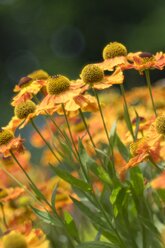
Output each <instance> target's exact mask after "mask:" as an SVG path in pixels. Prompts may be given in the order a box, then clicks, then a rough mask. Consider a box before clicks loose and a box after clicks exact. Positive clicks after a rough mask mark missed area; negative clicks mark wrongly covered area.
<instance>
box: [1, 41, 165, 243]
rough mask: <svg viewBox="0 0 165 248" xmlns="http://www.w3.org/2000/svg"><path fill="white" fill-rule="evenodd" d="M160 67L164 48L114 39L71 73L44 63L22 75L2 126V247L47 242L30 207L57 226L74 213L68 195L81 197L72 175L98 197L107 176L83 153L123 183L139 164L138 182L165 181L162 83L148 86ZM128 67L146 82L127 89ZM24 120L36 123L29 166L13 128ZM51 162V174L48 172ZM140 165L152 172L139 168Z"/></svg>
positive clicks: (164, 184) (164, 63)
mask: <svg viewBox="0 0 165 248" xmlns="http://www.w3.org/2000/svg"><path fill="white" fill-rule="evenodd" d="M164 67H165V54H164V53H162V52H158V53H156V54H150V53H147V52H136V53H128V52H127V49H126V47H125V46H124V45H123V44H121V43H118V42H112V43H109V44H108V45H107V46H106V47H105V48H104V50H103V61H102V62H100V63H96V64H88V65H86V66H85V67H84V68H83V69H82V71H81V74H80V78H78V79H77V80H70V79H69V78H67V77H66V76H64V75H53V76H50V75H48V73H47V72H45V71H43V70H38V71H35V72H33V73H31V74H29V75H27V76H25V77H23V78H21V79H20V81H19V83H18V85H16V86H15V88H14V92H15V93H16V95H15V96H14V97H13V99H12V102H11V105H12V106H13V107H14V116H13V117H12V118H11V120H10V121H9V123H8V124H7V125H6V126H5V127H3V128H2V129H1V131H0V156H1V160H0V165H1V166H0V175H1V181H0V207H1V213H0V219H1V226H0V230H1V233H2V235H1V239H0V247H4V248H9V247H13V248H25V247H29V248H30V247H43V248H46V247H49V246H50V243H49V241H48V240H46V237H45V234H44V233H43V231H42V230H41V229H39V228H38V229H37V228H36V229H33V228H32V224H35V223H36V220H37V216H36V215H37V214H38V215H39V214H40V217H43V219H44V216H41V213H42V214H43V213H47V217H48V216H49V217H50V216H51V218H52V219H53V217H52V216H55V217H56V219H58V222H59V223H60V224H59V225H60V227H61V225H63V224H64V221H61V220H60V216H61V215H63V214H62V212H63V211H64V210H67V211H69V212H70V213H72V214H73V213H74V206H73V200H72V199H73V198H74V199H75V201H76V200H77V201H80V199H81V196H79V194H77V193H76V191H74V190H73V188H74V186H76V185H78V182H80V181H81V182H82V181H84V183H89V181H90V182H91V187H92V191H93V194H94V195H95V197H96V198H97V197H100V195H101V194H102V193H103V191H104V190H105V185H104V183H106V180H105V178H104V179H103V178H102V177H101V176H100V178H99V176H98V174H97V172H96V173H95V169H94V168H93V174H92V173H91V172H89V173H88V169H86V168H85V166H84V163H87V161H86V160H87V157H88V158H89V157H90V159H91V160H92V161H95V166H96V167H98V168H102V170H104V172H105V173H107V174H108V176H109V179H107V180H111V179H112V181H113V178H115V180H118V181H120V182H121V184H123V185H124V183H125V181H126V180H128V178H129V170H130V168H134V167H136V166H139V164H140V165H142V168H141V170H142V171H143V172H144V173H143V174H144V184H145V185H148V184H149V185H150V187H151V188H152V189H162V190H163V189H165V172H164V166H165V164H164V161H165V139H164V136H165V114H164V110H165V85H163V84H159V85H157V86H154V87H151V81H150V74H149V71H150V70H154V69H158V70H163V69H164ZM130 69H134V70H136V71H138V73H140V75H142V76H143V75H145V76H146V82H147V87H138V88H133V89H132V90H131V91H129V92H125V90H124V79H125V77H124V72H125V71H126V70H130ZM113 85H118V86H117V87H112V86H113ZM110 87H111V89H109V88H110ZM119 88H120V89H121V94H119V91H118V89H119ZM98 91H100V92H101V94H100V92H99V94H98ZM123 106H124V108H123ZM86 113H87V114H86ZM38 116H43V118H45V125H44V126H42V127H38V126H37V125H36V121H35V118H37V117H38ZM29 123H30V124H31V125H32V127H33V128H34V132H33V133H32V134H31V137H30V142H31V145H32V146H34V147H35V148H39V149H40V151H42V152H41V154H40V156H39V159H40V163H39V164H40V166H32V162H31V153H30V151H28V150H27V149H25V146H24V139H22V138H21V136H20V135H19V136H16V135H15V134H16V133H18V130H19V129H23V128H24V127H25V126H26V125H27V124H29ZM81 150H82V151H81ZM84 150H85V151H86V152H87V153H85V152H84ZM35 152H36V153H37V151H36V150H35ZM33 153H34V151H32V154H33ZM33 155H34V154H33ZM34 156H35V155H34ZM107 164H108V166H107ZM144 164H145V165H146V167H145V168H143V165H144ZM45 165H46V166H47V167H45ZM50 165H51V166H52V167H53V168H54V169H55V173H56V176H54V175H50V170H49V168H48V166H50ZM146 168H147V169H146ZM145 170H146V171H147V173H148V174H149V172H150V174H152V176H145ZM65 171H66V173H68V174H67V175H66V174H65ZM148 171H149V172H148ZM63 172H64V174H63ZM107 174H106V175H107ZM148 174H147V175H148ZM69 176H70V177H69ZM89 178H90V179H89ZM102 179H103V180H102ZM74 180H76V181H75V185H74ZM115 180H114V181H115ZM76 182H77V183H76ZM72 183H73V185H72ZM112 184H113V183H112V182H110V187H111V188H112V189H113V188H114V185H112ZM55 185H57V186H58V187H56V190H55V194H56V197H54V198H55V200H54V201H53V202H52V198H53V194H54V191H53V189H54V187H55ZM85 186H86V184H84V188H85ZM79 187H80V186H79ZM82 187H83V186H82ZM80 188H81V187H80ZM50 202H51V203H50ZM53 204H54V205H53ZM34 207H35V208H34ZM105 217H106V215H105ZM45 218H46V217H45ZM47 221H48V219H47ZM49 222H50V219H49V221H48V223H49ZM64 230H65V228H64ZM65 231H66V230H65ZM66 234H68V232H67V231H66ZM68 235H70V234H68ZM68 239H69V238H68ZM75 240H76V239H75ZM69 242H70V246H69V247H75V246H74V242H71V240H70V241H69ZM78 243H79V241H78ZM53 247H54V246H53ZM82 247H83V246H82ZM98 247H99V246H98ZM107 247H108V246H107ZM123 247H124V246H123Z"/></svg>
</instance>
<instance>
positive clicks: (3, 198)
mask: <svg viewBox="0 0 165 248" xmlns="http://www.w3.org/2000/svg"><path fill="white" fill-rule="evenodd" d="M24 192H25V190H24V189H22V188H20V187H15V188H4V189H2V188H0V202H2V203H6V202H9V201H12V200H15V199H17V198H18V197H19V196H20V195H22V194H23V193H24Z"/></svg>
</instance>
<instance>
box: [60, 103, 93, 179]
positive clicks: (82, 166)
mask: <svg viewBox="0 0 165 248" xmlns="http://www.w3.org/2000/svg"><path fill="white" fill-rule="evenodd" d="M62 109H63V112H64V117H65V121H66V124H67V127H68V131H69V135H70V138H71V141H72V144H73V146H74V149H75V153H76V158H77V160H78V161H79V162H80V165H81V169H82V172H83V174H84V177H85V179H86V181H87V182H88V180H89V179H88V175H87V173H86V170H85V168H84V165H83V163H82V161H81V157H80V154H79V152H78V150H77V147H76V144H75V142H74V139H73V135H72V132H71V128H70V124H69V121H68V117H67V114H66V110H65V106H64V104H62Z"/></svg>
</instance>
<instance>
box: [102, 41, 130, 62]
mask: <svg viewBox="0 0 165 248" xmlns="http://www.w3.org/2000/svg"><path fill="white" fill-rule="evenodd" d="M126 55H127V49H126V47H125V46H124V45H123V44H121V43H119V42H111V43H109V44H108V45H106V46H105V47H104V49H103V59H111V58H115V57H118V56H126Z"/></svg>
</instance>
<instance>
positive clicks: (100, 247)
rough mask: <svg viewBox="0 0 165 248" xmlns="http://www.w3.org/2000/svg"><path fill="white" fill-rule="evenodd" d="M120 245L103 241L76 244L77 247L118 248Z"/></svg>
mask: <svg viewBox="0 0 165 248" xmlns="http://www.w3.org/2000/svg"><path fill="white" fill-rule="evenodd" d="M118 247H119V246H117V245H114V244H110V243H106V242H102V241H93V242H85V243H82V244H80V245H77V246H76V248H118Z"/></svg>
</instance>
